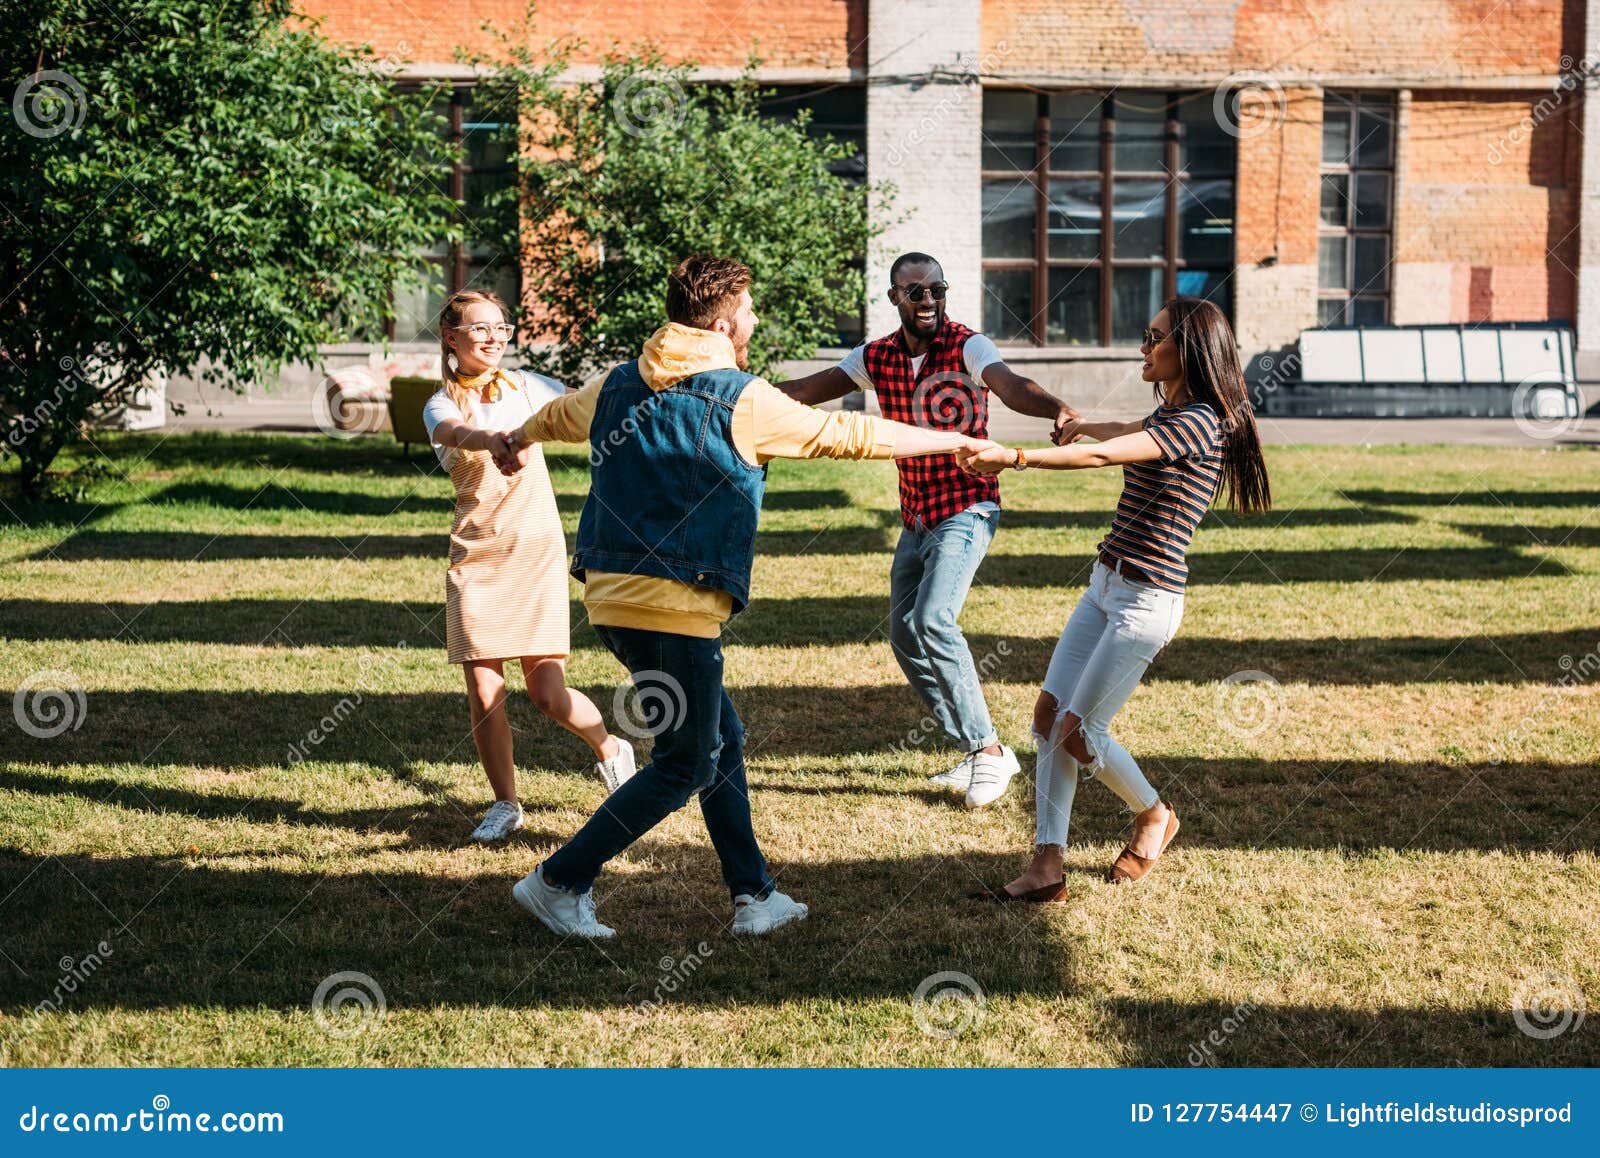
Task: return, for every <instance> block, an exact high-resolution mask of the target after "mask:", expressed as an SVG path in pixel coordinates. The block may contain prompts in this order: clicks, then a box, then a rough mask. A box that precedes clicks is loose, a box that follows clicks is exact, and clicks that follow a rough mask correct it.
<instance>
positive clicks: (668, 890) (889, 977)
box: [0, 837, 1067, 1023]
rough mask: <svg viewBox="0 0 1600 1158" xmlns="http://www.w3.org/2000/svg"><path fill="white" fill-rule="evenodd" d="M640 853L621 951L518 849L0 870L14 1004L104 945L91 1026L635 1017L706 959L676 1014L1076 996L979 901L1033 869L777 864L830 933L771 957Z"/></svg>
mask: <svg viewBox="0 0 1600 1158" xmlns="http://www.w3.org/2000/svg"><path fill="white" fill-rule="evenodd" d="M637 848H638V853H639V855H638V856H637V857H636V858H634V863H633V864H631V865H629V866H627V867H626V868H625V869H624V870H623V871H618V872H612V873H608V874H605V875H603V876H602V877H601V878H600V880H599V881H598V882H597V883H596V886H595V896H596V900H597V903H598V905H599V907H600V912H601V914H602V916H603V917H605V918H606V919H608V920H613V921H615V922H616V924H617V925H618V927H619V928H620V929H621V930H622V932H623V933H624V936H622V937H619V938H618V939H617V940H616V941H614V942H608V943H606V944H605V945H604V946H603V947H602V948H601V949H597V948H596V947H594V946H591V945H588V944H586V943H584V942H583V941H581V940H580V939H569V940H566V941H562V940H560V939H558V938H557V937H555V936H553V935H552V934H550V933H548V932H547V931H546V930H545V929H544V928H543V927H542V926H540V925H538V924H537V922H535V921H534V920H533V918H532V917H530V916H528V915H527V914H526V913H524V912H523V911H522V910H521V909H520V908H518V907H517V906H516V905H515V904H514V903H513V901H512V899H511V886H512V884H513V883H515V882H516V880H517V879H518V878H520V877H521V876H522V875H523V874H524V873H525V872H527V871H529V870H530V869H532V868H533V867H534V864H535V863H537V862H536V860H534V858H533V857H532V856H531V855H530V854H529V853H528V852H524V851H520V850H519V849H515V848H514V849H503V850H497V851H496V852H494V853H492V854H486V857H487V859H489V860H491V861H492V862H493V864H492V866H491V867H487V868H485V869H484V870H482V871H478V872H474V873H472V874H471V875H468V876H464V877H462V876H446V875H443V874H425V873H418V872H414V871H408V872H398V873H385V872H381V871H379V872H373V871H368V872H353V873H351V872H345V871H343V870H341V871H338V872H334V873H330V874H327V875H324V874H322V873H319V872H317V871H316V870H315V869H306V870H304V871H295V870H286V869H282V868H261V867H253V868H248V869H241V868H235V867H232V866H229V865H221V866H219V865H215V864H212V863H210V862H208V861H202V860H198V859H191V858H186V857H174V858H164V857H119V858H111V857H87V856H60V857H55V856H52V857H45V858H36V857H31V856H26V855H22V854H16V853H7V852H0V888H3V889H5V890H7V891H10V890H12V889H14V890H15V891H14V892H13V893H12V895H11V897H10V899H9V901H8V902H7V905H6V908H7V912H8V916H13V917H16V918H20V920H19V921H17V922H16V923H12V922H9V921H8V929H7V934H6V937H5V942H4V949H5V953H6V954H7V956H9V957H10V958H11V959H12V961H13V962H15V965H14V966H5V965H3V964H0V1004H3V1005H4V1006H6V1007H15V1006H19V1005H24V1006H26V1007H32V1006H33V1005H34V1004H35V1003H37V1002H38V1001H40V1000H42V999H43V998H45V997H48V996H49V995H50V988H51V986H52V985H53V984H54V982H55V979H56V977H57V976H58V975H59V967H58V964H57V963H58V962H59V961H60V960H61V958H63V957H68V956H70V957H73V958H74V959H76V958H78V957H80V956H82V955H83V953H84V952H85V951H86V950H88V949H90V948H92V947H93V946H95V945H96V944H97V943H98V942H99V941H101V940H102V939H104V940H107V941H108V942H110V944H111V945H112V946H113V955H112V956H111V957H110V958H109V959H108V961H107V964H106V965H105V967H104V968H103V969H102V970H101V971H100V972H98V973H97V974H96V976H95V978H94V984H92V985H84V986H82V987H81V988H80V989H79V991H78V993H77V994H75V995H74V1000H73V1007H74V1008H75V1009H80V1010H82V1009H94V1008H100V1009H115V1008H121V1009H166V1008H171V1007H174V1006H180V1005H190V1004H204V1005H207V1006H212V1007H223V1008H234V1009H248V1008H260V1007H263V1006H266V1007H276V1008H281V1009H295V1010H305V1009H307V1008H308V1006H309V1003H310V1000H311V994H312V992H313V991H314V990H315V989H316V986H317V985H318V983H319V982H320V981H321V980H322V979H323V978H324V977H327V976H328V975H330V974H332V973H336V972H340V971H343V970H359V971H361V972H364V973H367V974H369V975H370V976H372V977H373V978H376V979H377V980H378V981H379V983H380V984H381V985H382V987H383V989H384V993H385V995H386V997H387V1000H388V1003H389V1007H390V1008H391V1010H393V1009H395V1008H397V1007H405V1006H414V1007H423V1006H432V1005H436V1004H440V1003H451V1004H456V1003H459V1004H464V1005H478V1006H484V1007H491V1006H497V1005H504V1006H510V1007H513V1008H530V1007H550V1006H555V1007H563V1006H564V1007H582V1008H605V1007H608V1006H611V1007H618V1006H620V1007H624V1008H625V1007H629V1006H635V1005H637V1004H638V1003H639V1002H641V1001H643V1000H645V999H647V998H650V997H651V996H652V991H653V989H654V987H655V986H656V984H657V982H658V981H659V979H660V977H661V974H662V967H661V965H660V959H661V957H662V956H663V954H666V955H670V956H672V957H673V958H675V959H676V958H682V957H685V956H687V955H688V954H690V953H696V954H697V955H698V956H699V957H700V958H701V959H702V962H703V963H702V964H701V965H700V967H699V968H698V969H697V970H696V971H695V972H694V974H693V976H692V978H691V979H690V982H689V983H688V984H685V985H684V986H683V987H682V988H681V989H679V990H678V991H677V992H676V993H674V994H672V995H671V997H670V998H669V1000H671V1001H675V1002H676V1001H681V1002H682V1003H684V1004H686V1005H692V1006H700V1007H719V1006H727V1005H732V1004H739V1005H749V1004H770V1005H779V1004H782V1003H784V1002H788V1001H793V1000H795V999H796V998H802V997H803V998H811V999H815V998H821V999H828V998H836V999H839V1000H856V999H862V998H876V997H892V998H900V997H903V998H904V999H905V1000H906V1002H907V1008H906V1015H907V1021H908V1023H909V1021H910V1013H911V1010H910V1004H909V1003H910V999H911V995H912V993H913V992H914V991H915V989H916V987H917V985H918V984H919V983H920V982H921V981H922V980H923V978H925V977H927V976H928V975H930V974H932V973H935V972H938V971H940V970H942V969H963V968H964V969H966V970H968V971H971V972H973V973H974V974H975V975H977V976H980V977H981V978H982V984H983V986H984V989H985V991H986V992H987V993H988V994H989V995H990V996H991V997H994V996H998V995H1002V994H1008V993H1023V992H1036V993H1043V994H1055V993H1061V992H1062V991H1063V984H1064V983H1063V977H1064V971H1063V966H1064V964H1065V961H1066V957H1067V953H1066V951H1064V950H1063V949H1062V948H1061V947H1060V946H1059V945H1054V944H1051V943H1050V942H1051V938H1049V937H1048V936H1047V934H1046V930H1045V927H1044V926H1043V924H1042V923H1039V922H1037V921H1035V920H1032V919H1031V918H1034V917H1036V916H1037V913H1036V912H1035V913H1018V912H1014V911H1011V910H1009V909H1002V908H1001V907H1000V906H994V905H980V904H978V903H976V902H969V901H967V900H965V893H966V892H968V891H970V890H972V889H975V888H977V887H979V885H980V883H988V882H990V881H992V880H994V879H995V878H997V877H998V876H999V875H1000V874H1002V873H1004V872H1006V871H1007V870H1008V869H1010V868H1012V865H1011V863H1010V862H1011V861H1012V860H1014V858H1011V857H1000V856H990V855H983V854H966V855H963V856H962V857H960V858H956V857H947V858H946V857H908V858H894V857H885V858H882V859H867V860H860V861H845V862H833V863H827V864H815V865H814V864H793V865H775V866H774V871H775V873H776V875H777V877H778V879H779V881H780V884H781V885H782V887H783V888H784V889H785V890H786V891H789V892H791V893H792V894H793V895H795V896H797V897H802V898H805V899H807V900H808V901H809V902H810V903H811V904H812V905H813V906H814V909H813V914H814V915H813V917H812V918H811V919H810V920H808V921H807V922H805V923H804V924H803V925H799V926H796V927H794V928H793V929H791V930H787V931H784V932H782V933H781V934H778V935H774V936H773V937H772V938H771V939H770V940H766V939H764V940H761V941H758V942H754V943H751V942H743V941H735V940H734V939H732V938H731V937H729V936H727V935H726V933H725V929H726V925H727V923H728V921H729V919H730V917H731V915H732V907H731V905H730V903H729V899H728V894H727V891H726V887H725V886H724V885H723V884H722V881H721V877H720V874H719V872H718V869H717V864H716V858H715V855H714V853H713V852H712V850H711V848H710V847H709V846H708V845H703V844H701V845H685V844H679V843H674V842H670V841H663V840H655V839H652V838H651V837H646V838H645V839H644V840H643V841H642V842H641V843H640V845H639V846H637ZM67 898H71V903H70V904H64V903H63V902H64V900H66V899H67ZM897 899H898V901H897ZM202 915H203V916H202ZM123 922H127V925H126V926H124V925H123ZM700 943H705V944H706V945H707V951H704V952H702V951H700V950H698V949H697V945H699V944H700ZM995 944H1005V946H1006V948H1005V951H1004V952H1003V953H993V952H992V947H993V946H994V945H995ZM910 945H916V946H921V947H922V948H921V951H910V952H908V951H906V949H905V948H904V947H905V946H910ZM602 949H603V951H602ZM35 990H39V992H37V993H35Z"/></svg>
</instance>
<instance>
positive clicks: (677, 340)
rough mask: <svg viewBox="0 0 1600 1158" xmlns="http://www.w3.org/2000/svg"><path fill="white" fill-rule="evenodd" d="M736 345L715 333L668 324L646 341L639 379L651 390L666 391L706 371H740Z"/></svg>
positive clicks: (641, 356) (641, 355)
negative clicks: (734, 351) (734, 350)
mask: <svg viewBox="0 0 1600 1158" xmlns="http://www.w3.org/2000/svg"><path fill="white" fill-rule="evenodd" d="M738 368H739V360H738V359H737V358H736V357H734V353H733V342H732V340H731V339H729V338H728V336H727V335H726V334H719V333H717V332H716V331H715V330H697V329H695V328H694V327H693V326H685V325H681V324H679V323H678V322H668V323H667V324H666V325H664V326H662V327H661V328H660V329H659V330H657V331H656V332H655V333H653V334H651V335H650V339H649V341H647V342H645V344H644V350H643V352H642V353H640V355H639V376H640V377H641V378H643V379H644V384H645V385H646V386H648V387H650V389H652V390H665V389H667V388H668V387H670V386H673V385H676V384H677V383H679V382H682V381H683V380H684V379H685V378H692V377H694V375H696V374H704V373H705V372H706V371H707V370H737V369H738Z"/></svg>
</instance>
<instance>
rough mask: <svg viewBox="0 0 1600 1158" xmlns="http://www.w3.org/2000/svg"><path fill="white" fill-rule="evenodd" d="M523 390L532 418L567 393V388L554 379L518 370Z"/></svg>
mask: <svg viewBox="0 0 1600 1158" xmlns="http://www.w3.org/2000/svg"><path fill="white" fill-rule="evenodd" d="M517 375H518V376H519V377H520V378H521V380H522V389H523V391H524V392H525V394H526V395H527V399H528V417H529V418H532V417H533V416H534V415H535V414H537V413H539V411H541V410H543V409H544V408H545V407H546V406H548V405H549V404H550V403H552V402H554V401H555V400H556V399H557V398H560V397H561V396H562V395H563V394H565V393H566V392H567V388H566V387H565V386H564V385H562V384H561V383H560V382H558V381H557V380H556V379H554V378H550V377H547V376H546V375H544V374H535V373H534V372H533V371H532V370H518V371H517Z"/></svg>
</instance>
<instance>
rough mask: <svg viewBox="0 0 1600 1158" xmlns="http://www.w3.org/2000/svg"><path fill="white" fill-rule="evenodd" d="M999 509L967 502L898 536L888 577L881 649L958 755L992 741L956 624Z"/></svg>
mask: <svg viewBox="0 0 1600 1158" xmlns="http://www.w3.org/2000/svg"><path fill="white" fill-rule="evenodd" d="M999 519H1000V508H999V506H998V505H996V504H995V503H989V502H983V503H974V504H973V505H972V506H970V507H968V508H967V509H966V510H964V511H962V512H961V513H960V514H958V515H951V516H950V517H949V518H948V519H945V520H944V521H943V522H941V523H940V524H939V525H938V526H936V527H934V528H933V529H932V530H929V529H928V528H927V527H924V526H923V525H922V522H921V520H918V521H917V522H915V523H914V524H912V526H910V527H908V528H906V529H904V530H902V531H901V532H900V542H899V544H898V545H897V546H896V547H895V551H894V566H893V567H892V568H891V569H890V572H889V642H890V644H892V645H893V647H894V657H895V659H896V660H898V661H899V663H900V670H901V671H903V672H905V673H906V679H907V680H909V681H910V682H911V686H912V687H913V688H915V689H916V692H917V694H918V695H919V696H921V697H922V702H923V703H925V704H926V705H927V706H928V711H929V712H930V713H932V715H933V718H934V719H935V720H936V721H938V723H939V726H940V727H941V728H943V729H944V730H945V732H946V734H947V735H949V737H950V738H951V739H952V740H954V741H955V742H956V744H957V745H959V746H960V748H961V750H962V751H963V752H976V751H977V750H978V749H979V748H987V747H988V746H989V745H990V744H997V743H999V741H1000V736H999V733H997V732H996V731H995V730H994V724H993V723H992V722H991V721H990V719H989V705H988V704H987V703H986V702H985V701H984V698H983V685H982V684H981V683H980V682H979V679H978V669H977V666H976V665H975V664H974V663H973V662H972V650H971V649H970V648H969V647H968V646H967V637H966V636H964V635H962V634H961V625H960V624H959V623H957V622H956V617H957V616H959V615H960V614H961V606H962V604H964V603H965V602H966V601H967V592H968V590H970V589H971V587H972V577H973V575H974V574H975V573H976V572H977V570H978V564H980V563H982V562H983V556H984V554H985V553H986V552H987V551H988V550H989V544H990V543H991V542H993V541H994V532H995V525H996V524H997V523H998V522H999Z"/></svg>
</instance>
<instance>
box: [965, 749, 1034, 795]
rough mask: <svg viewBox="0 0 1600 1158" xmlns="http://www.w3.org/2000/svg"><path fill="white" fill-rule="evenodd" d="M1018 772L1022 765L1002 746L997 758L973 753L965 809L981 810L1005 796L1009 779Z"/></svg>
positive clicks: (982, 753) (1015, 756)
mask: <svg viewBox="0 0 1600 1158" xmlns="http://www.w3.org/2000/svg"><path fill="white" fill-rule="evenodd" d="M1020 771H1022V765H1020V764H1018V763H1017V754H1016V753H1015V752H1013V751H1012V750H1011V749H1010V748H1008V747H1006V746H1005V745H1004V744H1002V745H1000V755H998V756H991V755H989V753H987V752H974V753H973V754H972V783H971V784H970V785H969V786H968V787H967V807H968V808H982V807H983V806H984V805H986V804H993V803H994V802H995V801H996V800H999V799H1000V798H1001V797H1002V796H1004V795H1005V794H1006V788H1007V787H1008V786H1009V785H1010V783H1011V778H1012V777H1013V776H1015V775H1016V774H1017V773H1018V772H1020Z"/></svg>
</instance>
